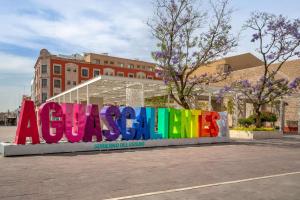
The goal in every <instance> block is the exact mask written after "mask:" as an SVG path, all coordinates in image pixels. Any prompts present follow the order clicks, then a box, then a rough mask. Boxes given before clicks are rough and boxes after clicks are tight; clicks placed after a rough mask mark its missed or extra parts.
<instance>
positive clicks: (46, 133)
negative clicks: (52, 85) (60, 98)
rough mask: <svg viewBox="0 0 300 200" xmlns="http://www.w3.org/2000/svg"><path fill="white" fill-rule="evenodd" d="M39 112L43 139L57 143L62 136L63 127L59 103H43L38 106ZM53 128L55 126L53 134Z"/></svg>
mask: <svg viewBox="0 0 300 200" xmlns="http://www.w3.org/2000/svg"><path fill="white" fill-rule="evenodd" d="M39 114H40V123H41V130H42V135H43V138H44V140H45V141H46V143H49V144H51V143H57V142H58V141H59V140H60V139H61V138H62V137H63V129H64V126H63V113H62V109H61V107H60V105H59V104H58V103H55V102H48V103H44V104H42V105H41V107H40V112H39ZM58 118H60V119H58ZM53 128H55V131H54V132H55V134H52V132H53ZM50 129H51V130H50Z"/></svg>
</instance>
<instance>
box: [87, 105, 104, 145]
mask: <svg viewBox="0 0 300 200" xmlns="http://www.w3.org/2000/svg"><path fill="white" fill-rule="evenodd" d="M99 114H100V113H99V109H98V105H93V104H89V105H88V106H87V117H86V122H85V130H84V136H83V141H84V142H92V140H93V135H96V137H97V142H101V141H102V131H101V127H100V116H99Z"/></svg>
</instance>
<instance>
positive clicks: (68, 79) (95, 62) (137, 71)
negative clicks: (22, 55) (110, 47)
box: [31, 49, 157, 105]
mask: <svg viewBox="0 0 300 200" xmlns="http://www.w3.org/2000/svg"><path fill="white" fill-rule="evenodd" d="M34 69H35V73H34V79H33V82H32V84H31V94H32V99H33V100H34V101H35V104H36V105H40V104H41V103H43V102H45V101H46V99H48V98H50V97H52V96H55V95H57V94H60V93H61V92H63V91H65V90H67V89H70V88H72V87H74V86H76V85H78V84H80V83H82V82H84V81H87V80H89V79H91V78H94V77H96V76H99V75H106V76H119V77H129V78H140V79H157V78H156V77H155V64H154V63H150V62H144V61H140V60H137V59H135V60H133V59H126V58H119V57H113V56H109V55H108V54H106V53H104V54H95V53H85V54H84V55H80V54H74V55H71V56H66V55H53V54H51V53H50V52H49V51H48V50H47V49H42V50H41V51H40V55H39V57H38V59H37V61H36V63H35V66H34Z"/></svg>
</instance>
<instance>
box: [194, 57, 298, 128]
mask: <svg viewBox="0 0 300 200" xmlns="http://www.w3.org/2000/svg"><path fill="white" fill-rule="evenodd" d="M276 65H277V64H273V65H272V66H271V68H272V67H276ZM263 70H264V67H263V62H262V61H261V60H260V59H258V58H257V57H255V56H254V55H252V54H250V53H246V54H241V55H236V56H232V57H227V58H223V59H220V60H218V61H216V62H213V63H211V64H209V65H207V66H203V67H200V68H199V69H198V70H196V72H195V74H196V75H200V74H203V73H211V74H213V73H216V72H218V71H224V72H226V71H230V74H229V76H228V77H227V78H226V79H225V80H224V81H222V82H218V83H215V84H212V86H216V87H224V86H226V85H230V84H231V83H232V82H234V81H236V80H244V79H248V80H249V81H250V82H256V81H257V80H259V78H261V76H262V74H263ZM297 77H300V59H295V60H291V61H287V62H286V63H285V64H284V65H283V66H282V68H281V69H280V70H279V72H278V74H277V76H276V78H285V79H288V80H289V81H292V80H294V79H295V78H297ZM228 101H229V99H228V98H225V99H224V101H223V104H222V105H220V104H218V103H216V98H212V102H211V104H212V105H211V106H212V109H213V110H218V111H220V110H224V109H226V107H228V106H227V103H228ZM282 101H283V106H284V108H283V113H284V130H285V131H286V132H297V130H298V126H299V124H300V120H299V119H300V94H298V93H297V94H294V95H292V96H286V97H284V98H283V99H282ZM237 106H238V109H236V111H234V112H236V113H234V114H236V115H237V118H244V117H249V116H250V115H252V114H253V106H252V104H251V103H249V102H247V100H246V99H245V100H244V101H243V102H239V104H238V105H237ZM263 111H270V112H273V113H275V114H277V116H278V117H279V113H280V112H279V111H280V102H275V103H274V104H272V105H271V104H270V105H266V106H264V107H263ZM233 118H234V116H233V115H231V117H229V122H230V123H231V124H232V123H234V122H233V121H234V120H233ZM277 124H278V123H277Z"/></svg>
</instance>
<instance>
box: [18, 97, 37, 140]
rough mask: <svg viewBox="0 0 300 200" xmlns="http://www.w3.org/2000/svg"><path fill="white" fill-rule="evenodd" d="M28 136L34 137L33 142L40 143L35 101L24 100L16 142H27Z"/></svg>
mask: <svg viewBox="0 0 300 200" xmlns="http://www.w3.org/2000/svg"><path fill="white" fill-rule="evenodd" d="M27 137H31V138H32V144H39V143H40V138H39V132H38V128H37V123H36V115H35V112H34V103H33V101H27V100H24V101H23V103H22V108H21V113H20V119H19V122H18V128H17V132H16V138H15V143H16V144H25V143H26V138H27Z"/></svg>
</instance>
